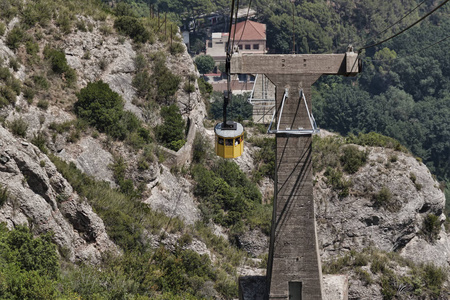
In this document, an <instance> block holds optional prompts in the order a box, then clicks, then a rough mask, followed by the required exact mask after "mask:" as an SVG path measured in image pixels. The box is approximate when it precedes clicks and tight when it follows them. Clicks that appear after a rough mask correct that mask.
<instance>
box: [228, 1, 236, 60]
mask: <svg viewBox="0 0 450 300" xmlns="http://www.w3.org/2000/svg"><path fill="white" fill-rule="evenodd" d="M233 13H234V0H231V13H230V27H229V29H228V44H227V46H228V47H227V55H228V54H230V53H231V51H230V39H231V28H233Z"/></svg>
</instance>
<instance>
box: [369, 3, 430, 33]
mask: <svg viewBox="0 0 450 300" xmlns="http://www.w3.org/2000/svg"><path fill="white" fill-rule="evenodd" d="M426 1H427V0H423V1H422V2H420V3H419V4H417V6H416V7H414V8H413V9H411V10H410V11H409V12H407V13H406V14H405V15H404V16H403V17H401V18H400V19H399V20H398V21H397V22H395V23H393V24H392V25H390V26H389V27H387V28H386V29H384V30H383V31H381V32H380V33H378V34H377V35H376V36H375V37H377V36H379V35H381V34H383V33H385V32H386V31H388V30H389V29H391V28H392V27H394V26H395V25H397V24H398V23H400V22H401V21H403V20H404V19H405V18H406V17H407V16H409V15H410V14H412V13H413V12H414V11H415V10H416V9H418V8H419V7H420V6H421V5H422V4H424V3H425V2H426Z"/></svg>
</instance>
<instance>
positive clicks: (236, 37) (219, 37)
mask: <svg viewBox="0 0 450 300" xmlns="http://www.w3.org/2000/svg"><path fill="white" fill-rule="evenodd" d="M231 43H232V44H233V45H237V46H238V47H239V51H240V52H242V53H255V54H263V53H266V52H267V51H266V24H262V23H258V22H254V21H250V20H247V21H244V22H240V23H237V24H235V25H233V26H232V28H231ZM227 46H228V33H225V32H214V33H212V36H211V39H210V40H208V41H207V42H206V54H208V55H211V56H212V57H213V58H214V60H215V61H216V63H219V62H224V61H225V58H226V50H227Z"/></svg>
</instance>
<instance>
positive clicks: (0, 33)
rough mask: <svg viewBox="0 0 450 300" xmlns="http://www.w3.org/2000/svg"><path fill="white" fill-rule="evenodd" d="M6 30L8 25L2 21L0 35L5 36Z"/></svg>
mask: <svg viewBox="0 0 450 300" xmlns="http://www.w3.org/2000/svg"><path fill="white" fill-rule="evenodd" d="M5 32H6V25H5V23H3V22H0V36H3V35H4V34H5Z"/></svg>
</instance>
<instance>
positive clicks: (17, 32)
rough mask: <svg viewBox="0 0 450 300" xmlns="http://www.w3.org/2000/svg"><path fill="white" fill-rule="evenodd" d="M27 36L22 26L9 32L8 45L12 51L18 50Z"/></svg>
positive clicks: (15, 27)
mask: <svg viewBox="0 0 450 300" xmlns="http://www.w3.org/2000/svg"><path fill="white" fill-rule="evenodd" d="M25 36H26V34H25V31H24V30H23V29H22V28H21V27H20V26H17V25H16V26H14V28H13V29H12V30H11V31H10V32H8V35H7V36H6V45H7V46H8V47H9V48H11V49H13V50H16V49H17V48H19V46H20V44H21V43H23V41H24V40H25Z"/></svg>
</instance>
